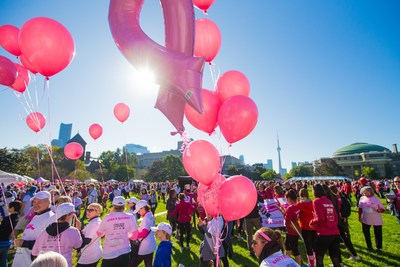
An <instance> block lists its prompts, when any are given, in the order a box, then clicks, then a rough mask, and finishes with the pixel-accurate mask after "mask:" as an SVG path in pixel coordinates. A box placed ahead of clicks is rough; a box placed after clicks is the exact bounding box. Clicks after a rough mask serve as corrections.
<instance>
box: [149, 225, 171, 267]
mask: <svg viewBox="0 0 400 267" xmlns="http://www.w3.org/2000/svg"><path fill="white" fill-rule="evenodd" d="M151 231H153V232H155V233H156V234H155V236H156V238H158V239H159V240H160V243H159V244H158V247H157V251H156V256H155V257H154V263H153V267H171V254H172V243H171V242H170V241H169V238H170V236H171V234H172V227H171V225H170V224H169V223H165V222H162V223H159V224H158V226H157V227H151Z"/></svg>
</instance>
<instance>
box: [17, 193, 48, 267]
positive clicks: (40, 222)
mask: <svg viewBox="0 0 400 267" xmlns="http://www.w3.org/2000/svg"><path fill="white" fill-rule="evenodd" d="M50 198H51V196H50V193H49V192H47V191H40V192H38V193H36V195H35V196H34V197H32V199H31V200H32V201H33V202H32V207H33V211H34V212H35V216H34V217H33V219H32V220H31V221H30V222H29V224H28V225H27V226H26V228H25V230H24V232H23V234H22V238H19V239H16V240H15V246H16V247H17V252H16V253H15V257H14V261H13V264H12V266H13V267H21V266H29V265H30V264H31V263H32V260H31V253H32V248H33V245H34V244H35V240H36V239H37V237H38V236H39V234H40V233H41V232H43V230H44V229H45V228H46V227H47V226H48V225H49V224H51V223H53V222H54V221H55V216H54V213H53V212H52V211H51V210H50Z"/></svg>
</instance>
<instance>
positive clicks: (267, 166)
mask: <svg viewBox="0 0 400 267" xmlns="http://www.w3.org/2000/svg"><path fill="white" fill-rule="evenodd" d="M263 165H264V168H265V169H267V170H272V169H273V168H274V166H273V165H272V159H267V163H264V164H263Z"/></svg>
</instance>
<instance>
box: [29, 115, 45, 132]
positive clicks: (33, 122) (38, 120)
mask: <svg viewBox="0 0 400 267" xmlns="http://www.w3.org/2000/svg"><path fill="white" fill-rule="evenodd" d="M26 124H27V125H28V127H29V128H31V129H32V131H34V132H36V133H37V132H39V131H40V130H42V129H43V127H44V126H45V125H46V118H45V117H44V116H43V115H42V113H40V112H32V113H30V114H29V115H28V116H27V117H26Z"/></svg>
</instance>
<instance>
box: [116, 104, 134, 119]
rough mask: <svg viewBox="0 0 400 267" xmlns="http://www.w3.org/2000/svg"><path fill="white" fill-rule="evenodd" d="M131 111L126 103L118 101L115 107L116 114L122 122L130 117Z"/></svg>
mask: <svg viewBox="0 0 400 267" xmlns="http://www.w3.org/2000/svg"><path fill="white" fill-rule="evenodd" d="M130 113H131V111H130V109H129V107H128V105H126V104H124V103H118V104H117V105H115V107H114V116H115V118H117V120H119V121H120V122H122V123H123V122H124V121H126V120H127V119H128V118H129V114H130Z"/></svg>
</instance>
